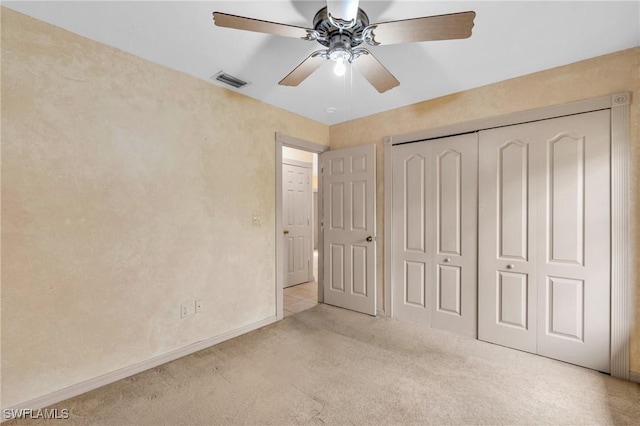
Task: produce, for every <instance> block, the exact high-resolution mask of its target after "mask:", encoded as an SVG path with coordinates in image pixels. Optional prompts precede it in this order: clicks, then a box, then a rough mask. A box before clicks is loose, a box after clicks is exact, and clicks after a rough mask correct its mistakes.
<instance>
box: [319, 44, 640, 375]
mask: <svg viewBox="0 0 640 426" xmlns="http://www.w3.org/2000/svg"><path fill="white" fill-rule="evenodd" d="M425 81H426V83H425V84H429V82H428V81H429V80H428V79H427V80H425ZM622 91H631V92H633V93H632V100H631V101H632V105H631V127H630V132H631V133H630V135H631V146H630V149H631V157H630V163H631V197H630V198H631V222H632V223H631V235H632V238H631V239H632V253H631V254H632V256H631V261H632V264H633V265H632V270H631V271H630V272H631V275H632V283H633V286H634V288H635V293H636V296H635V297H634V298H633V300H632V301H631V303H632V304H633V305H634V306H635V307H636V309H635V325H634V329H633V331H632V341H631V344H632V347H631V369H632V370H633V371H638V372H640V252H639V251H638V250H640V226H639V225H640V223H639V220H638V218H639V217H640V204H639V199H640V185H639V184H640V135H639V133H640V48H635V49H630V50H625V51H621V52H617V53H613V54H610V55H605V56H600V57H597V58H593V59H589V60H586V61H582V62H577V63H574V64H570V65H566V66H563V67H558V68H554V69H551V70H547V71H543V72H538V73H535V74H530V75H527V76H523V77H519V78H515V79H511V80H506V81H503V82H500V83H496V84H492V85H488V86H484V87H480V88H477V89H473V90H468V91H465V92H460V93H456V94H453V95H449V96H445V97H442V98H438V99H434V100H430V101H426V102H421V103H418V104H414V105H410V106H407V107H404V108H398V109H395V110H392V111H388V112H384V113H380V114H376V115H372V116H369V117H365V118H362V119H358V120H352V121H348V122H346V123H343V124H338V125H334V126H331V129H330V140H331V144H330V145H331V148H332V149H337V148H343V147H347V146H354V145H361V144H370V143H376V144H377V145H378V148H377V171H378V173H377V184H378V187H377V227H378V236H380V237H383V236H384V227H383V224H384V191H383V186H384V158H383V144H382V138H383V137H385V136H391V135H398V134H403V133H409V132H414V131H418V130H423V129H430V128H435V127H440V126H446V125H450V124H455V123H462V122H466V121H471V120H476V119H481V118H486V117H493V116H497V115H502V114H508V113H511V112H516V111H524V110H529V109H533V108H540V107H545V106H550V105H557V104H563V103H567V102H573V101H578V100H582V99H588V98H593V97H598V96H605V95H609V94H612V93H616V92H622ZM382 259H383V239H382V238H379V239H378V283H379V285H378V288H379V290H378V291H379V292H380V293H379V294H382V290H383V263H382ZM378 300H379V308H382V307H383V306H384V305H383V300H382V297H379V298H378Z"/></svg>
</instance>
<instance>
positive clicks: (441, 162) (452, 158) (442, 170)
mask: <svg viewBox="0 0 640 426" xmlns="http://www.w3.org/2000/svg"><path fill="white" fill-rule="evenodd" d="M436 164H437V166H436V167H437V168H436V191H437V195H436V196H437V205H438V209H437V211H436V214H437V217H436V221H437V223H436V227H437V229H438V233H437V238H438V254H455V255H458V256H459V255H460V254H461V253H460V239H461V229H460V227H461V222H462V220H461V219H462V218H461V215H462V211H461V206H462V199H461V198H462V182H461V181H462V154H461V153H459V152H457V151H453V150H449V149H447V150H446V151H444V152H443V153H441V154H439V155H438V160H437V163H436Z"/></svg>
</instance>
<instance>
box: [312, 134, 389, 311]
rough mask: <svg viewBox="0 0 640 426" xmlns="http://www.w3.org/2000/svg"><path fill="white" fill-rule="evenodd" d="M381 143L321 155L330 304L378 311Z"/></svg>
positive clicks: (326, 295)
mask: <svg viewBox="0 0 640 426" xmlns="http://www.w3.org/2000/svg"><path fill="white" fill-rule="evenodd" d="M375 162H376V157H375V145H364V146H358V147H353V148H346V149H340V150H335V151H327V152H325V153H323V154H321V155H320V169H321V173H322V186H323V187H322V190H323V197H324V198H323V219H322V223H323V232H324V302H325V303H328V304H330V305H335V306H339V307H341V308H346V309H351V310H354V311H358V312H362V313H365V314H369V315H375V314H376V242H375V236H376V234H375V229H376V228H375V226H376V224H375V222H376V219H375V206H376V198H375V194H376V164H375Z"/></svg>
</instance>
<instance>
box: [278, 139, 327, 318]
mask: <svg viewBox="0 0 640 426" xmlns="http://www.w3.org/2000/svg"><path fill="white" fill-rule="evenodd" d="M275 142H276V143H275V145H276V164H275V170H276V235H275V237H276V319H277V321H280V320H281V319H282V318H283V317H284V288H283V284H284V276H285V273H284V241H283V239H282V236H283V231H284V226H283V223H282V202H283V200H282V147H283V146H287V147H289V148H295V149H300V150H302V151H308V152H312V153H314V154H321V153H323V152H325V151H328V150H329V146H328V145H321V144H319V143H315V142H310V141H306V140H304V139H298V138H294V137H291V136H287V135H285V134H283V133H280V132H276V134H275ZM318 194H322V179H320V176H318ZM321 212H322V200H321V198H320V195H318V215H317V217H315V218H314V222H315V223H314V226H320V225H319V223H320V221H319V219H318V218H320V217H322V215H321ZM323 242H324V238H323V235H322V227H319V228H318V276H317V277H316V278H317V280H318V302H319V303H322V302H323V301H324V288H323V282H324V277H323V273H322V271H323V267H322V266H323V265H324V253H323V250H322V244H323Z"/></svg>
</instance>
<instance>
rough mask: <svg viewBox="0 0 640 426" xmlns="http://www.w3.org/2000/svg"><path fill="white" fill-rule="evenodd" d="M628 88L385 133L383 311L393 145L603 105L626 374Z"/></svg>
mask: <svg viewBox="0 0 640 426" xmlns="http://www.w3.org/2000/svg"><path fill="white" fill-rule="evenodd" d="M630 102H631V93H630V92H622V93H615V94H613V95H610V96H602V97H599V98H592V99H586V100H583V101H577V102H571V103H567V104H562V105H555V106H550V107H545V108H537V109H532V110H528V111H521V112H516V113H512V114H507V115H501V116H497V117H491V118H486V119H481V120H474V121H468V122H464V123H459V124H454V125H451V126H445V127H438V128H435V129H427V130H421V131H417V132H413V133H407V134H404V135H397V136H388V137H386V138H384V176H385V179H384V234H385V236H384V265H385V267H384V271H385V273H384V274H385V276H384V282H385V285H384V296H385V297H384V299H385V313H386V314H387V315H388V316H391V317H393V311H392V307H393V303H392V300H391V297H392V294H393V292H392V291H391V286H392V285H393V282H392V281H391V265H392V262H391V260H392V252H391V241H392V238H391V235H392V232H393V228H392V226H393V222H392V217H391V215H392V189H393V185H392V182H391V178H390V177H391V176H392V170H393V161H392V160H393V158H392V156H393V149H392V148H393V145H397V144H401V143H408V142H418V141H423V140H427V139H434V138H440V137H444V136H452V135H456V134H460V133H468V132H476V131H480V130H487V129H491V128H495V127H502V126H509V125H512V124H522V123H527V122H531V121H538V120H545V119H549V118H556V117H562V116H566V115H573V114H580V113H583V112H591V111H598V110H604V109H608V110H610V112H611V344H610V351H611V352H610V357H611V358H610V359H611V375H612V376H613V377H618V378H620V379H624V380H629V378H630V372H629V332H630V327H631V323H632V318H631V314H632V313H633V310H632V309H631V306H630V300H631V298H630V295H631V294H632V293H631V291H632V288H631V283H630V281H629V268H630V259H629V218H630V210H629V207H630V205H629V104H630Z"/></svg>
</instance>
